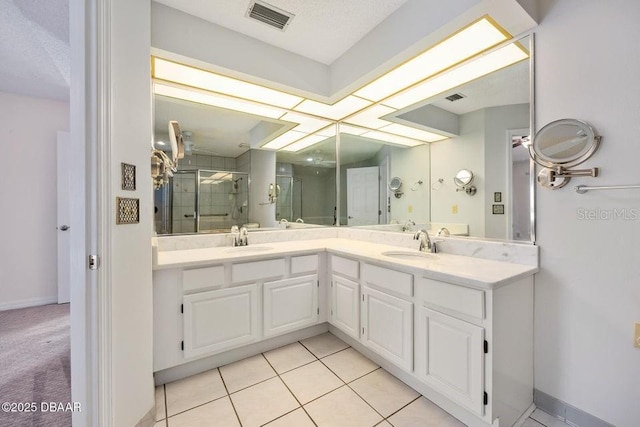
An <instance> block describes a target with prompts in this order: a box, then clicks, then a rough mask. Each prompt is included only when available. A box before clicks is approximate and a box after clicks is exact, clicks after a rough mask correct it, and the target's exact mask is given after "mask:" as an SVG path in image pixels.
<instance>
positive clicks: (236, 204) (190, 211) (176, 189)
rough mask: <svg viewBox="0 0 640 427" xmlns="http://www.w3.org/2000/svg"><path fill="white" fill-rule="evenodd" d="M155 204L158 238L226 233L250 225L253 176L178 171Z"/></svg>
mask: <svg viewBox="0 0 640 427" xmlns="http://www.w3.org/2000/svg"><path fill="white" fill-rule="evenodd" d="M155 204H156V230H157V232H158V234H175V233H215V232H226V231H228V230H229V229H230V228H231V226H232V225H242V224H245V223H247V222H249V174H247V173H243V172H231V171H218V170H204V169H198V170H188V171H178V172H176V173H175V174H174V176H173V178H172V179H171V182H170V185H167V186H165V187H163V188H161V189H159V190H156V194H155Z"/></svg>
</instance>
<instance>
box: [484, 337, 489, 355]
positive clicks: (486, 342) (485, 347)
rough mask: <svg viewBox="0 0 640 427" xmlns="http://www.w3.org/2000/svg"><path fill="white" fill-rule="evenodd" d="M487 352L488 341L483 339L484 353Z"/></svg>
mask: <svg viewBox="0 0 640 427" xmlns="http://www.w3.org/2000/svg"><path fill="white" fill-rule="evenodd" d="M487 353H489V342H488V341H487V340H484V354H487Z"/></svg>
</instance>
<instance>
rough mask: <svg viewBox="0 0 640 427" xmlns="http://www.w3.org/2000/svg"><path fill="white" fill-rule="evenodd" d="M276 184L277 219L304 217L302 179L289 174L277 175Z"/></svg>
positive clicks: (290, 219)
mask: <svg viewBox="0 0 640 427" xmlns="http://www.w3.org/2000/svg"><path fill="white" fill-rule="evenodd" d="M276 184H277V186H278V187H277V188H278V198H277V199H276V220H277V221H280V220H281V219H286V220H287V221H295V220H296V219H298V218H302V181H301V180H300V179H297V178H295V177H292V176H289V175H276Z"/></svg>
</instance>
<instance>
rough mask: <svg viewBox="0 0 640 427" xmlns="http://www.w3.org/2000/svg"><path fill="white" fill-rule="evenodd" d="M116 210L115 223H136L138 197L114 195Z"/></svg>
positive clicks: (138, 213) (138, 205)
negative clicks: (129, 197)
mask: <svg viewBox="0 0 640 427" xmlns="http://www.w3.org/2000/svg"><path fill="white" fill-rule="evenodd" d="M116 204H117V206H118V212H117V215H116V224H138V223H139V222H140V199H128V198H125V197H116Z"/></svg>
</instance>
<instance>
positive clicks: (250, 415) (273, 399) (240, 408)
mask: <svg viewBox="0 0 640 427" xmlns="http://www.w3.org/2000/svg"><path fill="white" fill-rule="evenodd" d="M231 400H232V401H233V404H234V406H235V408H236V411H237V412H238V416H239V417H240V421H241V422H242V425H243V427H253V426H261V425H262V424H265V423H267V422H269V421H271V420H274V419H275V418H278V417H279V416H281V415H284V414H286V413H287V412H290V411H292V410H294V409H295V408H297V407H299V406H300V405H299V404H298V402H297V401H296V399H295V398H294V397H293V395H292V394H291V393H290V392H289V390H287V387H285V385H284V383H283V382H282V381H281V380H280V378H272V379H270V380H267V381H265V382H262V383H260V384H256V385H254V386H252V387H249V388H246V389H244V390H241V391H239V392H237V393H234V394H232V395H231Z"/></svg>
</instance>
